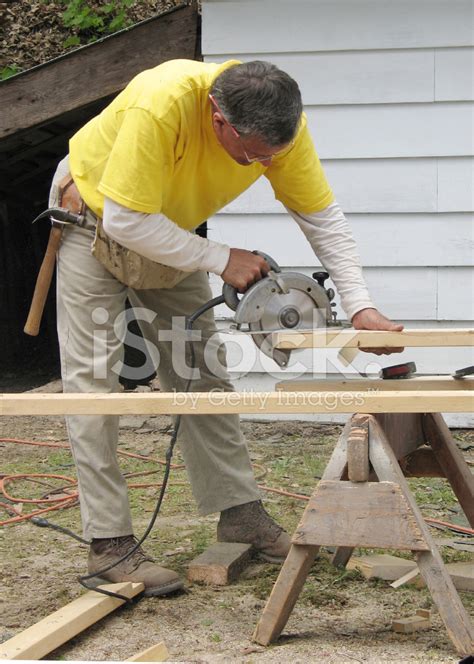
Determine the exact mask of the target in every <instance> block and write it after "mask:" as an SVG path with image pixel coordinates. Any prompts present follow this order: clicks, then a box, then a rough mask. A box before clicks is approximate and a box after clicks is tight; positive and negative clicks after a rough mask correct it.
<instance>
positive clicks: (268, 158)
mask: <svg viewBox="0 0 474 664" xmlns="http://www.w3.org/2000/svg"><path fill="white" fill-rule="evenodd" d="M209 99H210V100H211V101H212V103H213V104H214V106H215V107H216V109H217V110H218V112H219V113H220V114H221V116H222V119H223V120H224V122H225V123H226V124H227V125H228V126H229V127H230V130H231V131H232V133H233V135H234V136H235V138H238V139H239V140H240V141H241V145H242V152H243V153H244V155H245V159H246V160H247V162H248V163H249V164H252V163H254V162H264V161H272V159H273V158H274V157H279V156H280V155H283V154H285V152H287V151H288V150H289V149H290V148H291V147H292V146H293V144H294V142H295V141H294V139H293V140H292V141H291V143H288V145H286V146H285V147H284V148H283V150H278V152H274V153H273V154H269V155H265V156H263V155H262V156H255V157H249V155H248V154H247V151H246V150H245V147H244V145H243V143H242V136H241V135H240V134H239V132H238V131H237V129H236V128H235V127H234V125H233V124H231V123H230V122H229V120H228V119H227V118H226V117H225V115H224V113H223V112H222V110H221V108H220V106H219V104H218V103H217V101H216V100H215V98H214V96H213V95H209Z"/></svg>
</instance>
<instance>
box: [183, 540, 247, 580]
mask: <svg viewBox="0 0 474 664" xmlns="http://www.w3.org/2000/svg"><path fill="white" fill-rule="evenodd" d="M251 558H252V546H251V545H250V544H240V543H237V542H216V543H215V544H213V545H212V546H210V547H209V548H208V549H206V550H205V551H204V552H203V553H201V555H200V556H198V557H197V558H195V559H194V560H192V561H191V562H190V563H189V567H188V580H189V581H191V582H199V583H206V584H209V585H215V586H228V585H229V584H230V583H232V582H233V581H235V580H236V579H237V578H238V577H239V576H240V574H241V572H242V571H243V569H244V568H245V567H246V566H247V565H248V563H249V562H250V560H251Z"/></svg>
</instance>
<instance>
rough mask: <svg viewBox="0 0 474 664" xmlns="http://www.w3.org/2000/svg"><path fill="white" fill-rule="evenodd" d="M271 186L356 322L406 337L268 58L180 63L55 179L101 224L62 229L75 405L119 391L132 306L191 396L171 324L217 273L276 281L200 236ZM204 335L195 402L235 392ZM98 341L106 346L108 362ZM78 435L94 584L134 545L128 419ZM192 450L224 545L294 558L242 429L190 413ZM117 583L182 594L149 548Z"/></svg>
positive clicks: (62, 293)
mask: <svg viewBox="0 0 474 664" xmlns="http://www.w3.org/2000/svg"><path fill="white" fill-rule="evenodd" d="M261 175H265V177H267V178H268V180H269V181H270V183H271V185H272V187H273V189H274V192H275V196H276V198H277V199H278V200H280V201H281V202H282V203H283V205H284V206H285V207H286V208H287V210H288V212H289V213H290V214H291V216H292V217H293V218H294V219H295V220H296V222H297V224H298V225H299V226H300V228H301V229H302V230H303V232H304V233H305V235H306V237H307V238H308V240H309V242H310V243H311V245H312V247H313V248H314V250H315V252H316V253H317V255H318V257H319V259H320V260H321V262H322V263H323V264H324V265H325V267H326V269H327V270H328V271H329V273H330V275H331V277H332V279H333V281H334V282H335V284H336V286H337V288H338V291H339V294H340V296H341V301H342V306H343V308H344V310H345V312H346V314H347V316H348V318H349V319H351V320H352V323H353V325H354V326H355V327H357V328H365V329H389V330H399V329H401V326H397V325H395V324H393V323H391V322H390V321H389V320H387V319H386V318H385V317H384V316H382V315H381V314H380V313H379V312H378V311H377V310H376V309H375V308H374V306H373V304H372V302H371V300H370V297H369V295H368V292H367V289H366V286H365V283H364V281H363V278H362V274H361V267H360V261H359V258H358V255H357V251H356V248H355V245H354V241H353V239H352V236H351V233H350V231H349V228H348V225H347V223H346V220H345V218H344V215H343V213H342V212H341V210H340V208H339V207H338V205H337V203H336V202H335V201H334V197H333V194H332V192H331V189H330V187H329V185H328V184H327V181H326V178H325V176H324V172H323V170H322V168H321V165H320V162H319V159H318V157H317V154H316V152H315V150H314V147H313V144H312V141H311V138H310V135H309V133H308V130H307V127H306V119H305V116H304V114H303V113H302V102H301V95H300V92H299V89H298V86H297V84H296V83H295V81H293V80H292V79H291V78H290V77H289V76H288V75H287V74H285V73H284V72H282V71H280V70H279V69H277V68H276V67H275V66H273V65H271V64H269V63H265V62H259V61H257V62H250V63H246V64H242V63H239V62H237V61H230V62H225V63H224V64H219V65H216V64H206V63H200V62H193V61H186V60H176V61H170V62H167V63H165V64H163V65H160V66H159V67H156V68H155V69H151V70H148V71H145V72H143V73H142V74H140V75H138V76H137V77H136V78H135V79H133V80H132V81H131V83H130V84H129V85H128V86H127V87H126V88H125V90H124V91H123V92H122V93H121V94H119V95H118V96H117V97H116V99H115V100H114V101H113V102H112V103H111V104H110V105H109V106H108V107H107V108H106V109H105V110H104V111H102V113H101V114H100V115H98V116H97V117H95V118H93V119H92V120H91V121H90V122H89V123H88V124H86V125H85V126H84V127H83V128H82V129H81V130H80V131H79V132H78V133H77V134H76V135H75V136H73V138H72V139H71V141H70V153H69V156H68V157H67V158H66V159H64V160H63V161H62V162H61V164H60V165H59V167H58V171H57V173H56V175H55V179H54V182H53V188H52V193H51V204H57V203H58V202H62V204H63V205H69V207H71V208H74V207H76V208H77V207H79V206H80V205H82V204H85V206H86V210H87V219H88V226H87V228H85V229H84V228H77V227H75V228H70V229H67V230H66V231H65V233H64V235H63V242H62V245H61V248H60V252H59V259H58V330H59V340H60V346H61V361H62V374H63V383H64V390H65V391H66V392H114V391H117V390H118V389H119V385H118V375H117V371H116V370H114V367H116V366H117V363H118V362H119V360H120V359H121V357H122V332H121V329H120V325H118V324H117V321H118V320H120V319H121V314H122V312H123V310H124V305H125V300H126V298H127V297H128V298H129V300H130V302H131V303H132V305H133V306H134V307H142V308H144V309H146V310H148V311H151V312H156V316H151V317H148V318H147V320H143V321H141V327H142V331H143V333H144V335H145V336H146V337H147V338H148V339H149V340H150V341H151V342H152V343H153V344H155V346H156V347H157V348H158V349H159V354H160V362H159V366H158V368H157V371H158V375H159V379H160V383H161V385H162V387H163V389H164V390H170V391H171V390H173V389H176V390H182V389H184V386H185V384H186V382H187V381H186V379H185V378H184V377H183V376H182V375H180V371H177V369H176V366H173V361H172V353H171V343H170V342H169V341H163V335H159V332H163V330H169V329H170V328H171V320H172V318H173V317H174V316H185V315H189V314H191V313H192V312H193V311H195V310H196V309H197V308H198V307H199V306H201V305H202V304H204V303H205V302H207V301H208V300H209V299H210V297H211V292H210V288H209V285H208V279H207V272H212V273H215V274H218V275H220V276H221V277H222V279H223V280H224V281H225V282H227V283H229V284H231V285H233V286H235V287H236V288H237V289H239V290H240V291H244V290H245V289H246V288H247V287H248V286H249V285H250V284H252V283H253V282H255V281H256V280H258V279H260V278H261V277H262V276H264V275H265V274H266V272H267V271H268V269H269V266H268V264H267V263H266V261H265V260H264V259H263V258H261V257H260V256H257V255H255V254H253V253H251V252H249V251H246V250H242V249H239V248H230V247H228V246H226V245H223V244H219V243H216V242H212V241H210V240H207V239H204V238H201V237H199V236H198V235H196V234H194V233H192V232H191V231H193V229H195V228H196V227H197V226H199V225H200V224H201V223H202V222H203V221H204V220H205V219H207V218H208V217H209V216H211V215H213V214H214V213H216V212H217V211H218V210H219V209H220V208H222V207H223V206H224V205H225V204H227V203H228V202H229V201H231V200H233V199H234V198H235V197H237V196H238V195H239V194H240V193H241V192H242V191H244V190H245V189H246V188H247V187H249V186H250V185H251V184H252V183H253V182H254V181H255V180H257V179H258V178H259V177H260V176H261ZM71 178H72V181H71ZM61 197H62V200H59V199H61ZM91 246H92V252H91ZM197 327H198V328H200V329H201V330H202V342H200V343H199V344H195V346H196V360H197V367H198V368H199V371H200V378H199V379H197V380H195V381H194V382H193V386H192V389H193V391H210V390H213V389H219V390H225V391H230V390H232V386H231V384H230V382H229V380H228V377H227V376H222V370H221V366H219V365H223V364H225V356H224V352H223V350H222V348H218V347H217V346H218V342H217V341H216V336H215V332H216V328H215V324H214V319H213V315H212V313H210V312H208V313H206V314H205V315H204V316H203V317H202V318H201V319H200V320H199V322H198V325H197ZM98 330H100V334H99V335H97V334H96V332H97V331H98ZM176 334H178V333H176ZM159 337H160V338H159ZM98 338H100V339H103V340H105V343H104V344H103V347H102V348H101V349H100V353H99V357H98V346H97V339H98ZM167 338H168V339H169V335H168V337H167ZM206 345H207V346H208V353H207V354H206V357H214V358H215V366H212V364H213V361H208V363H206V361H204V347H205V346H206ZM213 345H214V346H215V348H214V349H212V348H211V349H209V346H213ZM209 350H211V351H214V352H209ZM387 350H388V349H387ZM67 426H68V432H69V437H70V441H71V446H72V449H73V452H74V456H75V460H76V465H77V475H78V482H79V490H80V502H81V514H82V519H83V525H84V531H85V535H86V537H88V538H90V539H91V540H92V545H91V549H90V556H89V571H90V572H96V571H97V570H99V569H101V568H103V567H105V566H107V565H110V564H111V563H113V562H114V561H116V560H118V559H119V558H120V557H122V556H123V555H124V554H126V553H127V552H128V551H129V550H130V549H131V548H132V547H133V546H134V538H133V535H132V533H133V529H132V522H131V517H130V510H129V505H128V498H127V488H126V484H125V481H124V479H123V477H122V475H121V473H120V470H119V466H118V463H117V458H116V446H117V436H118V417H111V416H108V417H103V416H98V417H96V416H94V417H92V416H87V417H84V416H73V417H68V418H67ZM180 444H181V449H182V452H183V455H184V458H185V462H186V467H187V470H188V474H189V477H190V480H191V484H192V488H193V493H194V496H195V498H196V501H197V504H198V507H199V510H200V512H201V513H202V514H208V513H213V512H220V513H221V516H220V521H219V524H218V529H217V535H218V539H219V540H221V541H235V542H248V543H251V544H253V546H254V548H255V549H256V551H257V552H258V553H259V554H260V555H261V556H262V557H263V558H265V559H266V560H271V561H275V562H278V561H281V560H283V559H284V557H285V555H286V553H287V551H288V548H289V537H288V535H287V534H286V533H285V532H284V531H283V530H282V528H280V526H278V525H277V524H276V523H275V522H274V521H273V519H271V517H270V516H269V515H268V514H267V513H266V512H265V510H264V508H263V506H262V504H261V502H260V495H259V490H258V487H257V485H256V482H255V479H254V477H253V473H252V469H251V464H250V461H249V457H248V452H247V448H246V445H245V441H244V440H243V438H242V435H241V432H240V427H239V421H238V418H237V417H236V416H231V415H225V416H224V415H212V416H202V415H201V416H186V417H184V418H183V420H182V425H181V429H180ZM104 577H105V578H106V579H107V580H110V581H119V580H137V581H143V582H144V583H145V586H146V593H147V594H149V595H161V594H166V593H169V592H172V591H174V590H176V589H178V588H180V587H181V586H182V582H181V580H180V578H179V577H178V576H177V575H176V574H175V573H174V572H173V571H171V570H167V569H164V568H162V567H159V566H158V565H156V564H155V563H153V562H152V561H151V560H150V559H149V558H148V557H147V556H146V555H145V554H144V553H143V552H141V551H140V550H138V551H136V552H135V553H134V554H133V555H132V556H131V557H129V558H128V559H127V560H126V561H125V562H123V563H120V565H117V566H116V567H115V568H113V569H112V570H110V571H109V572H108V573H107V574H105V575H104Z"/></svg>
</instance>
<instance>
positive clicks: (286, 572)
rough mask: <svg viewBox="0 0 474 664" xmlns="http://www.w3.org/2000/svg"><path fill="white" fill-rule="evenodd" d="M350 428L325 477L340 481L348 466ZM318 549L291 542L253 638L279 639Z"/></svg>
mask: <svg viewBox="0 0 474 664" xmlns="http://www.w3.org/2000/svg"><path fill="white" fill-rule="evenodd" d="M350 429H351V423H350V422H348V423H347V424H346V427H345V429H344V431H343V434H342V435H341V437H340V439H339V441H338V443H337V444H336V447H335V448H334V452H333V453H332V456H331V459H330V460H329V463H328V465H327V467H326V470H325V472H324V475H323V479H326V480H338V479H340V478H341V477H342V475H343V474H344V471H345V469H346V466H347V437H348V435H349V432H350ZM318 551H319V546H307V545H301V544H292V545H291V548H290V551H289V553H288V556H287V558H286V560H285V562H284V563H283V566H282V568H281V570H280V574H279V575H278V578H277V580H276V582H275V585H274V586H273V590H272V592H271V595H270V597H269V598H268V602H267V604H266V606H265V609H264V611H263V614H262V617H261V618H260V620H259V622H258V624H257V627H256V629H255V632H254V635H253V640H254V641H256V642H257V643H261V644H262V645H264V646H267V645H268V644H269V643H271V642H272V641H274V640H275V639H276V638H278V636H279V635H280V633H281V631H282V629H283V628H284V626H285V625H286V623H287V622H288V618H289V617H290V614H291V612H292V611H293V607H294V606H295V603H296V600H297V599H298V597H299V594H300V592H301V589H302V587H303V585H304V582H305V581H306V577H307V576H308V573H309V570H310V569H311V566H312V564H313V562H314V559H315V558H316V555H317V553H318Z"/></svg>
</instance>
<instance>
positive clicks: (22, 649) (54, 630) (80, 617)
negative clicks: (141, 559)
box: [0, 581, 144, 659]
mask: <svg viewBox="0 0 474 664" xmlns="http://www.w3.org/2000/svg"><path fill="white" fill-rule="evenodd" d="M100 588H104V589H106V590H110V591H111V592H116V593H120V594H121V595H124V596H126V597H129V598H132V597H136V595H139V594H140V593H141V592H142V591H143V589H144V585H143V583H131V582H129V581H127V582H125V583H113V584H107V585H104V586H100ZM124 603H125V601H124V600H122V599H116V598H115V597H107V596H106V595H101V594H99V593H96V592H94V591H93V590H91V591H89V592H87V593H85V595H82V596H81V597H78V598H77V599H75V600H74V601H73V602H70V603H69V604H66V606H64V607H63V608H62V609H59V610H58V611H55V612H54V613H51V614H50V615H49V616H47V617H46V618H43V620H40V621H39V622H37V623H36V624H35V625H32V626H31V627H28V628H27V629H25V630H24V631H23V632H20V633H19V634H16V635H15V636H13V637H12V638H11V639H9V640H8V641H5V642H4V643H2V644H0V659H41V658H42V657H44V656H45V655H47V654H48V653H49V652H51V651H52V650H54V649H55V648H58V647H59V646H60V645H62V644H63V643H65V642H66V641H69V639H72V637H73V636H76V634H79V633H80V632H82V631H83V630H85V629H86V628H87V627H90V625H93V624H94V623H96V622H97V621H98V620H100V619H101V618H103V617H104V616H106V615H107V614H109V613H111V612H112V611H113V610H114V609H116V608H118V607H119V606H122V604H124Z"/></svg>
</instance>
